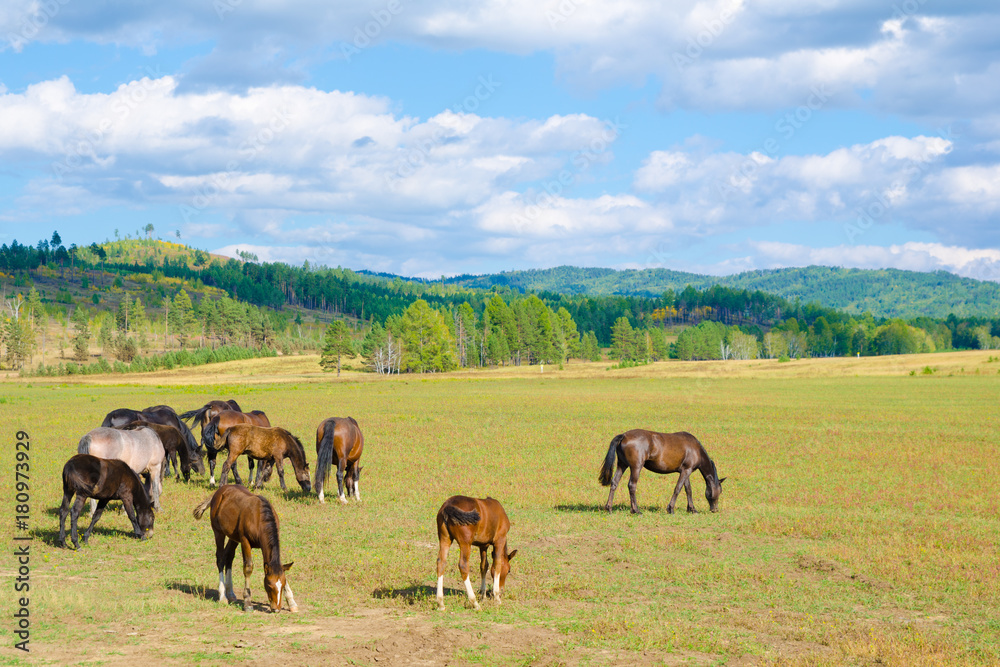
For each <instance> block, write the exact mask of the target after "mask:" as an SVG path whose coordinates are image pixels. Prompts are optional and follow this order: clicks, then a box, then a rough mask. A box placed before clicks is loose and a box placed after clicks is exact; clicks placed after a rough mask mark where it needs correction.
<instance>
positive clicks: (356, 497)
mask: <svg viewBox="0 0 1000 667" xmlns="http://www.w3.org/2000/svg"><path fill="white" fill-rule="evenodd" d="M354 499H355V500H357V501H358V502H359V503H360V502H361V492H360V491H358V483H357V482H355V483H354Z"/></svg>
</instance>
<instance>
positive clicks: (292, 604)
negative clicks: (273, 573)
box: [281, 579, 299, 614]
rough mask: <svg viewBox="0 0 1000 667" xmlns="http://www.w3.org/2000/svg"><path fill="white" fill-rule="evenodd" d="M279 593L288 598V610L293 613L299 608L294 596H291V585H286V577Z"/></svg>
mask: <svg viewBox="0 0 1000 667" xmlns="http://www.w3.org/2000/svg"><path fill="white" fill-rule="evenodd" d="M281 595H282V596H283V597H284V598H285V599H286V600H288V611H290V612H292V613H293V614H294V613H295V612H297V611H298V610H299V605H297V604H295V598H294V597H293V596H292V587H291V586H289V585H288V580H287V579H285V587H284V588H283V589H281Z"/></svg>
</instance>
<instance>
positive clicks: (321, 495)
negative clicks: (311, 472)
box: [319, 490, 326, 503]
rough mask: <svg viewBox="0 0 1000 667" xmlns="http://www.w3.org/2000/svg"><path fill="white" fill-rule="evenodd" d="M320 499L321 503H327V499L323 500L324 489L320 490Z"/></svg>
mask: <svg viewBox="0 0 1000 667" xmlns="http://www.w3.org/2000/svg"><path fill="white" fill-rule="evenodd" d="M319 501H320V502H321V503H325V502H326V501H325V500H323V491H322V490H321V491H320V492H319Z"/></svg>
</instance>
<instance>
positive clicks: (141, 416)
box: [101, 405, 205, 471]
mask: <svg viewBox="0 0 1000 667" xmlns="http://www.w3.org/2000/svg"><path fill="white" fill-rule="evenodd" d="M134 421H143V422H149V423H150V424H163V425H164V426H173V427H174V428H176V429H177V430H178V431H180V432H181V435H183V436H184V442H185V443H187V446H188V450H189V451H190V452H191V456H192V457H193V458H199V459H200V458H201V457H202V456H204V454H203V452H202V451H201V449H199V448H198V442H197V441H196V440H195V439H194V434H193V433H191V429H189V428H188V426H187V424H185V423H184V422H183V421H182V420H181V419H180V418H179V417H178V416H177V413H176V412H174V409H173V408H172V407H170V406H169V405H151V406H150V407H148V408H145V409H143V410H132V409H130V408H119V409H117V410H112V411H111V412H109V413H108V414H107V415H105V417H104V421H103V422H101V426H104V427H110V428H119V427H121V426H125V425H126V424H129V423H131V422H134ZM204 468H205V466H204V465H202V466H201V470H202V471H204Z"/></svg>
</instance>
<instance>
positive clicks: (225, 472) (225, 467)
mask: <svg viewBox="0 0 1000 667" xmlns="http://www.w3.org/2000/svg"><path fill="white" fill-rule="evenodd" d="M230 470H232V471H233V477H234V478H236V483H237V484H239V485H241V486H242V485H243V480H241V479H240V473H239V471H238V470H236V457H235V456H233V455H232V453H230V454H229V456H227V457H226V462H225V463H223V464H222V472H221V473H219V483H220V484H225V483H226V482H228V481H229V471H230Z"/></svg>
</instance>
